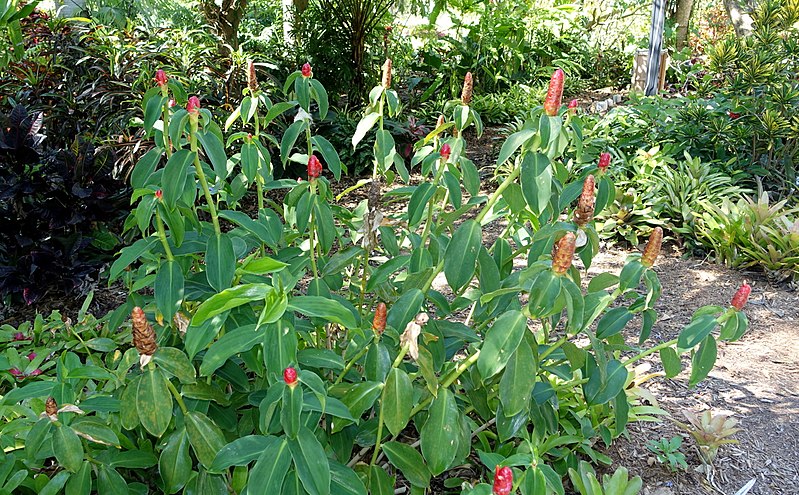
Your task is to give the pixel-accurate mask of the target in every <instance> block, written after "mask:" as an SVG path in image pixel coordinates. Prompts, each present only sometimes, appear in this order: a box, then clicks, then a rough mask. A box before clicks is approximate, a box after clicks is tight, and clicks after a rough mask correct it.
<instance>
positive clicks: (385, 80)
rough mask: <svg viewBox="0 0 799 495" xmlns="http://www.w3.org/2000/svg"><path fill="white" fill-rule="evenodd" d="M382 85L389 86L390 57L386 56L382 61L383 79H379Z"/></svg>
mask: <svg viewBox="0 0 799 495" xmlns="http://www.w3.org/2000/svg"><path fill="white" fill-rule="evenodd" d="M381 81H382V84H383V87H384V88H386V89H388V88H390V87H391V59H390V58H387V59H386V61H385V62H384V63H383V79H381Z"/></svg>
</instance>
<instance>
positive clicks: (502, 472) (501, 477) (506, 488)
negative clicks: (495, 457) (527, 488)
mask: <svg viewBox="0 0 799 495" xmlns="http://www.w3.org/2000/svg"><path fill="white" fill-rule="evenodd" d="M511 490H513V471H512V470H511V468H509V467H507V466H503V467H499V466H497V468H496V471H495V472H494V490H493V492H492V493H493V494H494V495H509V494H510V492H511Z"/></svg>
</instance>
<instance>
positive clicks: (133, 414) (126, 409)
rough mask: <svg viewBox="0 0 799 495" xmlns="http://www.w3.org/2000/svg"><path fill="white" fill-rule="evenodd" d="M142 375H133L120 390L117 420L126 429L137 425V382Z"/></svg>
mask: <svg viewBox="0 0 799 495" xmlns="http://www.w3.org/2000/svg"><path fill="white" fill-rule="evenodd" d="M141 378H142V376H141V375H139V376H137V377H134V378H133V379H131V380H130V381H129V382H128V385H127V387H125V391H124V392H122V397H121V398H120V401H119V402H120V404H119V421H120V423H121V424H122V427H123V428H125V429H126V430H132V429H133V428H136V427H137V426H138V425H139V422H140V421H139V411H138V408H137V405H136V396H137V395H138V392H139V383H140V382H141Z"/></svg>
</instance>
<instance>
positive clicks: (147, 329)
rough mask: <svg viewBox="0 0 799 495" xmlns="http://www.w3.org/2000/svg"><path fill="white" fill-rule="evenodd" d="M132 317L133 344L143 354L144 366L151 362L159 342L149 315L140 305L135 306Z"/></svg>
mask: <svg viewBox="0 0 799 495" xmlns="http://www.w3.org/2000/svg"><path fill="white" fill-rule="evenodd" d="M130 317H131V320H133V345H134V346H136V350H138V351H139V354H141V359H140V362H141V365H142V366H144V365H146V364H147V363H148V362H150V357H151V356H152V355H153V354H154V353H155V351H156V349H158V344H156V342H155V330H153V326H152V325H150V323H149V322H148V321H147V316H146V315H145V314H144V311H142V309H141V308H140V307H138V306H136V307H135V308H133V311H132V312H131V314H130Z"/></svg>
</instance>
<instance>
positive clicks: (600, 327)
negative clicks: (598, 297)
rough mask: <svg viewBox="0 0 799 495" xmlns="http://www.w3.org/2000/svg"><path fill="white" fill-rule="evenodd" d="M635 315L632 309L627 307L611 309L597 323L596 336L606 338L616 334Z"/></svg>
mask: <svg viewBox="0 0 799 495" xmlns="http://www.w3.org/2000/svg"><path fill="white" fill-rule="evenodd" d="M633 316H634V315H633V314H632V313H630V310H629V309H627V308H625V307H618V308H613V309H611V310H610V311H608V312H607V313H605V316H603V317H602V319H601V320H599V323H597V325H596V336H597V337H599V338H600V339H606V338H608V337H610V336H612V335H616V334H617V333H619V332H621V331H622V329H623V328H624V327H625V325H627V323H629V322H630V320H632V319H633Z"/></svg>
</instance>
